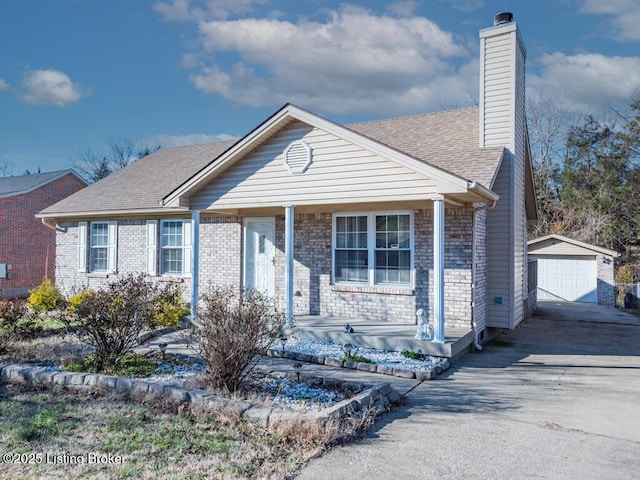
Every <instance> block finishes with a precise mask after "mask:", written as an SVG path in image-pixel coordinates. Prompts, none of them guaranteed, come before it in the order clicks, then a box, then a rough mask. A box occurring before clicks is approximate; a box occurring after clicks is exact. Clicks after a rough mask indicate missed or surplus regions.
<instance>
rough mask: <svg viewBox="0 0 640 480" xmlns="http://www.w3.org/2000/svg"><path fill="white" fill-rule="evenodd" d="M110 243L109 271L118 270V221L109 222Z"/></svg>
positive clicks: (108, 248) (108, 251)
mask: <svg viewBox="0 0 640 480" xmlns="http://www.w3.org/2000/svg"><path fill="white" fill-rule="evenodd" d="M107 225H108V226H107V230H108V238H109V245H108V246H107V271H108V272H109V273H115V272H116V271H117V270H118V222H114V221H111V222H107Z"/></svg>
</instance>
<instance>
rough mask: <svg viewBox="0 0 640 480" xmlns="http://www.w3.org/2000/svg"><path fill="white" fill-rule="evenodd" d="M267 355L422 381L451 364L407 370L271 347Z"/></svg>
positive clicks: (432, 376) (446, 368)
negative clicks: (415, 370)
mask: <svg viewBox="0 0 640 480" xmlns="http://www.w3.org/2000/svg"><path fill="white" fill-rule="evenodd" d="M267 355H268V356H270V357H277V358H289V359H291V360H297V361H299V362H309V363H318V364H320V365H328V366H330V367H340V368H351V369H354V370H362V371H363V372H369V373H380V374H383V375H393V376H394V377H402V378H409V379H416V380H420V381H424V380H433V379H434V378H436V377H437V376H438V375H439V374H441V373H442V372H444V371H446V370H448V369H449V367H450V366H451V365H450V363H449V360H448V359H446V358H442V359H440V362H439V363H438V364H437V365H436V366H434V367H431V368H429V369H427V370H419V371H417V372H414V371H413V370H405V369H402V368H393V367H388V366H386V365H377V364H375V363H366V362H349V361H344V360H342V359H340V358H336V357H323V356H321V355H310V354H308V353H299V352H290V351H288V350H284V351H282V350H279V349H277V348H271V349H269V350H267Z"/></svg>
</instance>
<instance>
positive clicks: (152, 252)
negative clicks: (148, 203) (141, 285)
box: [147, 220, 158, 277]
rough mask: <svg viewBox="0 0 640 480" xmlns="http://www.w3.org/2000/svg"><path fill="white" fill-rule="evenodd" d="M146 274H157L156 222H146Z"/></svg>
mask: <svg viewBox="0 0 640 480" xmlns="http://www.w3.org/2000/svg"><path fill="white" fill-rule="evenodd" d="M147 273H148V274H149V275H151V276H154V277H155V276H156V275H157V274H158V221H157V220H147Z"/></svg>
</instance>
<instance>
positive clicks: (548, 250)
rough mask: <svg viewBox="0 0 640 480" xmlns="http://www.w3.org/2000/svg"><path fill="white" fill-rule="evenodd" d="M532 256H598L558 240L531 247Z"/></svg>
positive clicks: (586, 249) (585, 249)
mask: <svg viewBox="0 0 640 480" xmlns="http://www.w3.org/2000/svg"><path fill="white" fill-rule="evenodd" d="M529 254H530V255H533V254H535V255H596V252H594V251H593V250H589V249H588V248H584V247H581V246H579V245H573V244H571V243H567V242H559V241H558V240H547V241H546V242H541V243H539V244H536V245H532V246H531V247H529Z"/></svg>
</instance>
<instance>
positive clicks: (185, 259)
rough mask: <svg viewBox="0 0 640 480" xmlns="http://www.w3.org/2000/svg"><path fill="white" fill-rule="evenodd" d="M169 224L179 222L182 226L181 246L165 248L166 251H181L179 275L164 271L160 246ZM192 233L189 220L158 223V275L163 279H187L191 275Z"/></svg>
mask: <svg viewBox="0 0 640 480" xmlns="http://www.w3.org/2000/svg"><path fill="white" fill-rule="evenodd" d="M169 222H180V223H181V224H182V245H181V246H180V247H167V249H178V248H181V249H182V271H181V272H180V273H169V272H165V271H164V250H165V247H163V245H162V235H163V232H164V229H165V228H166V227H165V225H166V224H167V223H169ZM191 239H192V231H191V220H190V219H186V218H166V219H162V220H161V221H160V235H159V241H158V249H159V250H160V255H159V258H160V262H159V267H158V274H159V275H160V276H164V277H189V276H190V275H191V254H192V240H191Z"/></svg>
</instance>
